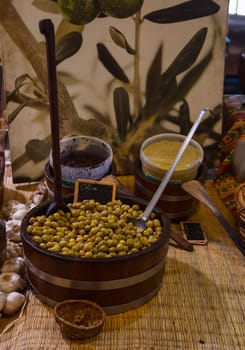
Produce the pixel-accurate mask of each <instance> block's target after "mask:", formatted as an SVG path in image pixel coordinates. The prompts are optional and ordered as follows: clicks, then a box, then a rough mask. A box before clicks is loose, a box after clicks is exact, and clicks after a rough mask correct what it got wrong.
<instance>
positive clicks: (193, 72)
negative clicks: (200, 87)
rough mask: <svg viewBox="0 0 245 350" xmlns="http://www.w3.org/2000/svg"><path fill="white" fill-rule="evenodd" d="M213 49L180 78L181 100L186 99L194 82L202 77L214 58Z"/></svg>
mask: <svg viewBox="0 0 245 350" xmlns="http://www.w3.org/2000/svg"><path fill="white" fill-rule="evenodd" d="M212 56H213V51H212V48H211V49H210V50H209V51H208V52H207V54H206V55H205V56H204V57H203V59H202V60H201V61H200V62H199V63H198V64H197V65H196V66H195V67H192V68H191V69H190V70H189V72H188V73H187V74H186V75H185V76H184V77H183V78H182V79H181V80H180V82H179V84H178V92H177V94H178V97H179V101H180V100H182V99H184V98H185V96H186V95H187V94H188V92H189V91H190V90H191V88H192V87H193V86H194V84H195V83H196V82H197V81H198V79H199V78H200V77H201V75H202V73H203V72H204V71H205V69H206V68H207V66H208V65H209V63H210V62H211V60H212Z"/></svg>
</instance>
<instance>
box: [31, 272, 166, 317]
mask: <svg viewBox="0 0 245 350" xmlns="http://www.w3.org/2000/svg"><path fill="white" fill-rule="evenodd" d="M27 278H28V275H27ZM28 282H29V284H30V286H31V289H32V290H33V292H34V294H35V295H36V296H37V298H39V300H41V301H42V302H43V303H45V304H47V305H49V306H51V307H54V306H55V305H56V304H57V303H58V301H56V300H53V299H50V298H49V297H47V296H45V295H42V294H40V293H39V292H38V291H37V289H36V288H35V287H34V286H33V285H32V283H31V281H30V280H29V278H28ZM161 285H162V281H161V282H160V283H159V284H158V286H157V287H156V288H155V289H153V290H152V291H151V292H150V293H148V294H146V295H144V296H143V297H141V298H138V299H135V300H132V301H129V302H127V303H124V304H119V305H109V306H104V305H103V306H102V307H103V310H104V311H105V313H106V315H115V314H119V313H121V312H126V311H129V310H132V309H135V308H137V307H140V306H142V305H144V304H146V303H147V302H148V301H150V300H151V299H152V298H153V297H154V296H155V295H156V294H157V293H158V291H159V289H160V288H161Z"/></svg>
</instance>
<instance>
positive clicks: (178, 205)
mask: <svg viewBox="0 0 245 350" xmlns="http://www.w3.org/2000/svg"><path fill="white" fill-rule="evenodd" d="M206 174H207V166H206V164H205V163H202V165H201V167H200V168H199V171H198V175H197V178H198V180H200V181H201V182H202V183H204V182H205V178H206ZM158 186H159V182H156V181H154V180H152V179H149V178H148V177H146V176H145V175H144V173H143V171H142V170H141V165H140V161H138V162H136V165H135V195H136V196H137V197H140V198H142V199H145V200H147V201H149V200H150V199H151V198H152V196H153V195H154V193H155V191H156V190H157V188H158ZM198 203H199V202H198V201H197V200H196V199H195V198H194V197H192V196H191V195H190V194H188V193H187V192H186V191H184V190H183V189H182V187H181V183H178V182H176V183H171V182H170V183H169V184H168V185H167V187H166V188H165V190H164V192H163V194H162V196H161V197H160V199H159V201H158V203H157V207H158V208H160V209H161V210H163V211H164V212H165V214H167V216H168V217H169V219H170V220H171V221H176V222H178V221H181V220H186V219H187V218H188V217H189V216H190V215H192V214H193V213H194V212H195V211H196V209H197V206H198Z"/></svg>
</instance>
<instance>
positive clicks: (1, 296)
mask: <svg viewBox="0 0 245 350" xmlns="http://www.w3.org/2000/svg"><path fill="white" fill-rule="evenodd" d="M6 299H7V295H6V294H5V293H3V292H0V312H2V310H3V308H4V305H5V302H6Z"/></svg>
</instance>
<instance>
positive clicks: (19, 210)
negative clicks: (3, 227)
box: [12, 205, 27, 220]
mask: <svg viewBox="0 0 245 350" xmlns="http://www.w3.org/2000/svg"><path fill="white" fill-rule="evenodd" d="M26 213H27V210H26V207H25V205H24V206H23V207H22V206H20V207H18V208H17V210H16V212H15V213H13V215H12V219H13V220H22V219H23V217H24V216H25V215H26Z"/></svg>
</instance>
